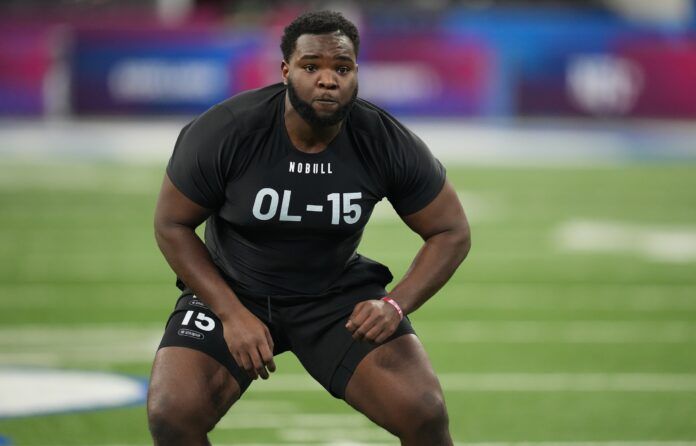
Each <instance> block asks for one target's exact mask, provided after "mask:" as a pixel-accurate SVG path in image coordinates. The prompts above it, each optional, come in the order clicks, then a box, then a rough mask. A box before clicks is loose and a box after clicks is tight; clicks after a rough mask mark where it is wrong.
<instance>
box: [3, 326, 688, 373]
mask: <svg viewBox="0 0 696 446" xmlns="http://www.w3.org/2000/svg"><path fill="white" fill-rule="evenodd" d="M414 326H415V328H416V330H417V331H418V332H419V333H420V335H421V336H422V337H423V338H424V339H427V341H428V342H449V343H512V344H521V343H536V344H559V343H560V344H577V343H585V344H684V343H696V324H694V323H692V322H689V321H456V320H449V321H447V320H439V321H418V319H417V317H416V318H414ZM161 335H162V327H161V326H156V328H154V327H142V328H133V327H129V326H120V325H112V326H109V325H105V326H84V327H74V328H66V327H60V328H51V327H42V326H18V327H12V328H1V329H0V363H2V364H27V365H49V366H57V365H73V364H74V363H82V364H97V365H103V364H119V363H128V362H149V361H151V360H152V358H153V357H154V354H155V351H156V349H157V345H158V343H159V340H160V337H161Z"/></svg>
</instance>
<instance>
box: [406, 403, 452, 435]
mask: <svg viewBox="0 0 696 446" xmlns="http://www.w3.org/2000/svg"><path fill="white" fill-rule="evenodd" d="M407 413H408V414H409V416H408V417H405V419H404V420H403V421H404V422H403V423H401V426H400V428H399V429H398V431H400V432H402V433H404V434H408V435H416V436H418V437H429V438H430V437H439V436H441V435H443V434H445V433H446V432H447V430H448V425H449V416H448V415H447V407H446V406H445V400H444V398H443V397H442V394H441V393H440V392H431V391H428V392H424V393H422V394H421V395H420V398H419V399H418V400H416V401H413V402H412V403H411V404H410V407H409V408H408V410H407Z"/></svg>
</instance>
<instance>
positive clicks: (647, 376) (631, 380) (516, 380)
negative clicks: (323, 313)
mask: <svg viewBox="0 0 696 446" xmlns="http://www.w3.org/2000/svg"><path fill="white" fill-rule="evenodd" d="M438 377H439V378H440V381H441V382H442V386H443V388H444V389H445V391H458V392H696V374H678V373H439V374H438ZM253 391H254V392H308V391H320V392H324V391H325V390H324V389H323V388H322V387H321V386H320V385H319V384H318V383H317V382H315V381H314V380H312V378H311V377H309V376H308V375H304V374H280V373H279V374H277V375H274V376H272V377H271V379H269V380H268V381H262V382H258V383H254V384H253Z"/></svg>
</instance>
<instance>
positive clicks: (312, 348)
mask: <svg viewBox="0 0 696 446" xmlns="http://www.w3.org/2000/svg"><path fill="white" fill-rule="evenodd" d="M386 294H387V292H386V291H385V290H384V288H383V287H381V286H379V285H367V286H361V287H357V288H353V289H351V290H348V291H344V292H341V293H337V294H330V295H322V296H315V297H306V296H302V297H268V298H259V297H249V296H244V295H242V294H239V293H238V294H237V296H238V297H239V300H240V301H241V302H242V304H244V306H245V307H246V308H248V309H249V310H250V311H251V312H252V313H253V314H254V315H256V317H258V318H259V319H260V320H261V321H262V322H263V323H264V324H266V325H267V326H268V329H269V331H270V332H271V336H272V337H273V343H274V349H273V355H274V356H275V355H278V354H280V353H283V352H285V351H288V350H290V351H292V352H293V353H294V354H295V355H296V356H297V358H298V359H299V360H300V362H301V363H302V365H303V366H304V368H305V369H307V371H308V372H309V374H310V375H312V377H314V379H316V380H317V381H318V382H319V383H320V384H321V385H322V386H324V388H326V389H327V390H328V391H329V392H330V393H331V395H333V396H334V397H336V398H341V399H343V398H345V390H346V386H347V385H348V380H349V379H350V377H351V376H352V375H353V372H354V371H355V368H356V367H357V366H358V363H359V362H360V361H361V360H362V359H363V358H364V357H365V356H366V355H367V354H368V353H369V352H370V351H372V350H374V349H375V348H376V347H378V345H377V344H373V343H370V342H367V341H354V340H353V338H352V336H351V333H350V332H349V331H348V330H347V329H346V328H345V324H346V323H347V322H348V317H349V316H350V315H351V314H352V312H353V309H354V308H355V305H356V304H357V303H359V302H362V301H365V300H369V299H379V298H381V297H383V296H386ZM410 333H413V334H415V332H414V330H413V327H411V323H410V321H409V320H408V318H404V319H403V320H402V321H401V323H400V324H399V326H398V327H397V329H396V331H395V332H394V334H392V335H391V336H390V337H389V339H387V340H386V341H385V342H389V341H390V340H392V339H394V338H397V337H399V336H401V335H404V334H410ZM170 346H177V347H188V348H193V349H195V350H199V351H201V352H204V353H206V354H208V355H210V356H212V357H213V358H214V359H216V360H217V361H218V362H219V363H220V364H222V365H223V366H225V367H226V368H227V369H228V370H229V371H230V373H231V374H232V376H233V377H234V378H235V379H236V380H237V382H238V383H239V386H240V388H241V391H242V393H244V391H245V390H246V389H247V388H248V387H249V385H250V384H251V381H252V379H251V378H250V377H249V376H248V375H247V373H246V371H245V370H244V369H243V368H242V367H240V366H239V365H238V364H237V363H236V362H235V360H234V359H233V358H232V355H231V354H230V352H229V350H228V348H227V345H226V343H225V340H224V337H223V335H222V324H221V323H220V320H219V319H218V318H217V316H216V315H215V314H214V313H213V312H212V311H211V310H210V309H209V308H208V307H206V306H205V305H204V304H203V302H201V301H200V300H198V299H197V298H196V296H195V295H194V294H193V292H192V291H191V290H184V292H183V293H182V295H181V297H179V300H178V301H177V304H176V307H175V309H174V312H173V313H172V315H171V316H170V317H169V321H168V322H167V327H166V329H165V333H164V337H163V338H162V342H161V343H160V346H159V348H163V347H170Z"/></svg>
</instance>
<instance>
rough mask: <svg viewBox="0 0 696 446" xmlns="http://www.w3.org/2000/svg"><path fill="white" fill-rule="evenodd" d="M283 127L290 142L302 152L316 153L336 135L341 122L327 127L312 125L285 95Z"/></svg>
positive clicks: (324, 147)
mask: <svg viewBox="0 0 696 446" xmlns="http://www.w3.org/2000/svg"><path fill="white" fill-rule="evenodd" d="M284 117H285V129H286V130H287V132H288V136H289V137H290V141H291V142H292V144H293V145H294V146H295V148H297V150H300V151H302V152H307V153H318V152H321V151H323V150H324V149H326V146H328V145H329V143H330V142H331V141H332V140H333V139H334V138H335V137H336V135H338V132H339V131H340V130H341V123H340V122H339V123H338V124H336V125H332V126H329V127H312V126H311V125H310V124H309V123H308V122H307V121H305V120H304V119H303V118H302V116H300V114H299V113H297V110H295V108H294V107H293V106H292V104H291V103H290V99H289V98H288V96H287V94H286V95H285V116H284Z"/></svg>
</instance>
